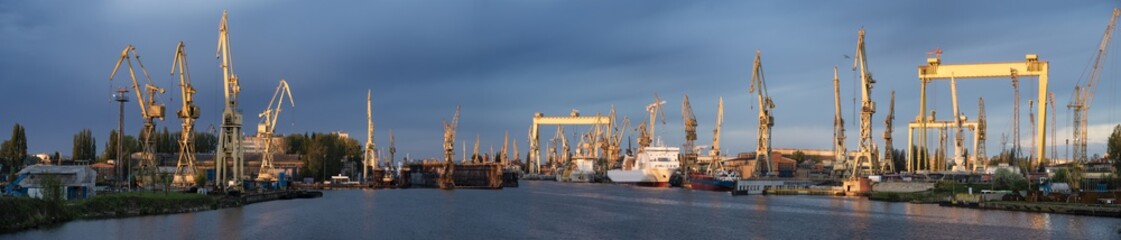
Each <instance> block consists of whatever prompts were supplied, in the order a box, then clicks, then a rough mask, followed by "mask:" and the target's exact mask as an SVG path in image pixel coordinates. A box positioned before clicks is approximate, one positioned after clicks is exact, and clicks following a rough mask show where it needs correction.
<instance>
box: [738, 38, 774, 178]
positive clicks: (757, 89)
mask: <svg viewBox="0 0 1121 240" xmlns="http://www.w3.org/2000/svg"><path fill="white" fill-rule="evenodd" d="M751 72H752V73H751V85H750V86H749V87H748V90H747V92H749V93H757V94H756V96H758V98H759V99H758V104H759V139H758V140H759V142H758V147H757V148H756V149H755V161H756V165H758V164H760V163H761V164H763V166H766V169H767V175H772V176H774V175H778V173H777V172H775V170H776V169H775V168H774V166H771V165H772V163H771V128H772V127H774V126H775V117H774V116H772V115H771V110H772V109H774V108H775V103H774V101H772V100H771V96H770V95H769V94H768V93H767V82H766V81H765V80H764V79H763V60H762V54H761V53H760V51H759V50H758V49H756V50H755V64H754V67H752V71H751ZM759 170H760V169H759V167H756V168H755V172H756V173H758V172H759ZM745 174H746V173H745Z"/></svg>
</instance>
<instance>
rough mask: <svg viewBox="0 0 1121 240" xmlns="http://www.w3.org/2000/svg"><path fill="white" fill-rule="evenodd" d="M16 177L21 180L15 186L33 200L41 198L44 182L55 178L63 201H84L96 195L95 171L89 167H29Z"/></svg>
mask: <svg viewBox="0 0 1121 240" xmlns="http://www.w3.org/2000/svg"><path fill="white" fill-rule="evenodd" d="M16 175H17V176H20V178H22V179H21V180H18V182H17V184H19V186H20V187H21V188H23V189H25V190H26V191H27V196H30V197H33V198H43V193H44V189H43V187H44V180H46V179H47V178H49V177H55V178H57V179H58V180H59V181H60V182H61V183H62V186H63V194H62V197H63V198H64V199H67V200H69V199H84V198H90V197H93V196H94V195H95V194H96V190H95V189H94V184H95V181H96V179H97V171H94V170H93V168H90V167H89V166H54V165H31V166H27V167H25V168H23V170H20V171H19V173H17V174H16Z"/></svg>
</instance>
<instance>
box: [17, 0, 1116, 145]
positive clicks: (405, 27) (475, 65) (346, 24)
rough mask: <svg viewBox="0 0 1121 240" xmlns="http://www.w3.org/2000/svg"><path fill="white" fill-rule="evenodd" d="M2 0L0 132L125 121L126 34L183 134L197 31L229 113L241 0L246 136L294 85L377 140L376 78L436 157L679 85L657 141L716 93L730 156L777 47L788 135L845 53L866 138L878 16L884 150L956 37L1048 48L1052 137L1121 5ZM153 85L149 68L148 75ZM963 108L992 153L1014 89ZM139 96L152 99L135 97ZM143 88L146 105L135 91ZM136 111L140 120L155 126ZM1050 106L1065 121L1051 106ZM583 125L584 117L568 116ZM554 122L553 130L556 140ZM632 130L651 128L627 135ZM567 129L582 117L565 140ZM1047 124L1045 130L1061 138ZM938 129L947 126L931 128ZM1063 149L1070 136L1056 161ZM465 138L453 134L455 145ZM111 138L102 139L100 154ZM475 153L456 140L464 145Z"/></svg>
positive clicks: (286, 122) (979, 93) (1096, 125)
mask: <svg viewBox="0 0 1121 240" xmlns="http://www.w3.org/2000/svg"><path fill="white" fill-rule="evenodd" d="M1015 3H1017V4H1009V3H1008V2H998V1H954V0H951V1H774V2H762V1H721V0H717V1H669V0H653V1H649V0H644V1H637V0H635V1H631V0H619V1H591V0H575V1H546V0H533V1H451V0H432V1H328V2H320V1H159V2H153V1H77V2H74V1H53V0H48V1H0V43H3V44H0V138H5V139H6V138H7V137H8V134H7V129H8V128H9V127H10V126H12V125H13V124H16V123H18V124H21V125H23V126H24V127H25V128H26V131H27V134H28V136H27V137H28V147H29V152H30V153H39V152H53V151H59V152H61V153H62V154H63V155H69V154H70V151H71V144H72V138H73V136H74V134H76V133H78V132H79V131H80V130H82V129H86V128H88V129H91V130H92V131H93V133H94V136H95V137H96V138H97V141H98V143H97V144H98V146H99V148H103V147H104V143H105V142H106V140H107V138H108V133H109V130H110V129H114V128H116V126H117V118H118V107H119V106H118V104H117V103H116V102H113V101H112V100H111V98H110V96H111V94H112V91H113V89H115V88H117V87H125V86H129V85H130V84H131V83H130V82H129V81H130V79H129V78H127V75H121V76H118V77H117V78H115V79H114V80H112V81H110V80H108V79H109V78H108V76H109V73H110V72H111V70H112V68H113V64H114V63H115V62H116V60H117V58H118V57H119V54H120V51H121V49H123V48H124V47H125V46H126V45H128V44H132V45H134V46H135V47H136V49H137V51H138V53H139V54H140V55H141V59H142V61H143V62H144V64H145V66H146V67H147V70H148V71H149V72H150V73H151V76H152V80H153V81H154V83H155V84H156V85H158V86H161V87H164V88H166V89H167V92H166V93H164V94H162V95H161V96H160V97H159V99H160V100H161V101H162V102H163V103H165V104H166V105H167V107H168V110H167V116H168V118H166V119H164V120H163V121H157V123H156V124H157V126H158V127H159V128H163V127H168V128H169V129H170V130H171V131H176V130H177V129H178V128H179V125H180V120H179V119H176V118H175V117H174V116H175V115H174V112H175V111H177V110H178V109H179V108H180V107H181V106H180V104H179V101H180V99H181V97H180V94H181V92H180V90H179V87H178V82H177V81H178V79H177V78H173V77H172V76H171V75H169V74H167V73H169V71H168V70H169V69H170V67H171V62H172V61H171V60H172V57H173V54H174V51H175V46H176V44H177V43H178V42H179V41H184V42H185V44H186V50H187V53H188V58H187V60H188V63H189V64H190V66H191V68H190V70H191V75H192V77H193V79H192V81H193V84H194V85H195V87H196V88H197V89H198V93H197V95H196V96H195V97H196V99H197V100H196V101H197V104H198V105H199V107H200V108H202V118H201V119H199V121H198V124H197V126H196V129H199V130H206V129H208V128H209V126H211V125H213V126H215V127H218V125H219V123H218V121H219V118H220V116H221V114H220V113H221V111H222V108H223V105H222V98H223V94H222V91H223V90H222V84H221V83H222V74H221V71H220V68H219V60H218V59H217V58H215V55H213V54H214V52H215V51H216V45H217V44H216V43H217V38H218V31H217V30H218V22H219V19H220V18H221V15H222V11H223V10H228V11H229V28H230V38H231V49H232V55H233V57H232V60H233V62H234V66H235V71H236V74H238V75H239V76H240V80H241V89H242V90H241V94H240V100H241V102H240V105H239V107H240V108H241V110H242V111H243V114H244V116H245V121H244V123H245V127H244V131H245V134H255V131H256V127H255V126H254V125H255V123H257V121H258V118H257V114H256V113H259V112H261V111H263V110H264V109H265V107H266V104H267V102H268V101H269V98H270V97H271V95H272V93H273V91H274V90H275V89H276V85H277V83H278V81H279V80H280V79H286V80H287V82H288V83H289V84H290V86H291V88H292V95H293V98H294V100H295V107H291V106H287V105H286V106H284V109H283V111H282V113H281V114H280V117H279V120H278V126H277V132H278V133H283V134H290V133H305V132H330V131H344V132H348V133H350V136H351V137H353V138H357V139H358V140H359V141H364V139H365V138H366V131H365V130H366V129H365V128H366V122H365V121H366V119H365V110H366V109H365V107H366V104H365V99H366V90H367V89H370V90H372V91H373V112H374V113H373V115H374V116H373V118H374V124H375V125H376V129H377V130H376V134H375V141H376V143H377V144H378V146H379V147H386V146H387V145H388V142H389V137H388V133H389V130H393V132H394V133H395V135H396V147H397V149H398V151H397V152H398V158H400V157H401V156H402V155H405V154H409V155H411V156H412V157H413V158H427V157H436V156H439V155H440V152H441V144H442V131H443V127H442V124H441V122H442V121H446V120H450V118H451V117H452V114H453V112H454V111H455V108H456V106H457V105H460V106H462V111H463V112H462V115H461V119H460V126H459V131H458V136H459V139H458V140H459V141H458V142H457V144H467V145H468V146H470V145H472V144H473V139H474V137H475V136H476V135H478V136H480V138H481V139H482V144H481V146H482V149H484V151H486V150H487V149H489V147H490V146H493V147H494V148H495V149H498V148H500V147H501V144H502V137H503V133H504V132H509V133H510V135H511V137H512V138H514V139H516V140H517V141H519V144H518V145H519V146H520V147H521V148H522V150H521V152H522V153H523V154H524V153H525V152H526V150H525V149H526V148H527V147H528V145H529V144H528V143H527V142H526V141H527V140H526V136H527V129H528V127H529V125H530V123H531V118H532V116H533V114H534V113H535V112H541V113H543V114H545V115H550V116H566V115H568V113H569V112H570V111H571V110H572V109H578V110H579V111H580V112H581V113H582V114H583V115H594V114H595V113H597V112H598V113H603V114H606V113H608V112H609V111H610V108H611V106H615V108H616V111H617V112H618V113H619V114H620V118H622V117H623V116H627V117H629V118H630V119H631V122H632V123H633V124H634V125H637V123H638V122H639V121H641V120H643V119H645V118H646V113H645V109H644V106H645V105H646V104H649V103H650V102H652V101H653V99H654V97H655V95H657V96H659V97H660V98H662V99H665V100H667V102H668V103H667V104H666V107H665V111H666V114H665V115H666V124H665V125H661V124H659V125H658V126H657V127H656V129H657V130H656V135H657V136H659V137H660V138H661V139H662V140H663V142H665V143H666V144H667V145H680V144H682V143H683V142H684V137H683V136H684V133H683V127H682V120H681V118H682V117H681V114H680V112H681V108H682V107H681V99H682V97H683V96H684V95H686V94H688V95H689V97H690V101H691V103H692V105H693V106H692V107H693V111H694V112H695V113H696V117H697V119H698V121H699V122H700V126H699V130H698V132H699V133H698V135H699V140H698V142H697V145H709V144H711V143H710V142H711V138H712V134H711V132H712V128H713V124H714V122H715V112H716V110H715V109H716V101H717V98H718V97H721V96H722V97H724V100H725V105H726V106H725V116H724V125H723V132H724V135H723V140H722V142H723V144H722V145H723V146H722V148H723V149H724V152H727V153H735V152H746V151H752V150H754V148H755V145H756V140H755V139H756V131H757V130H756V126H757V118H756V114H757V111H758V110H757V109H756V107H754V106H755V104H756V102H755V100H754V99H755V96H754V95H752V94H751V93H749V92H748V82H749V80H750V77H751V71H752V60H753V59H754V53H755V51H756V50H759V51H761V53H762V61H763V69H764V73H765V79H766V81H767V86H768V88H769V89H768V90H769V93H770V94H771V96H772V98H773V99H774V102H775V104H776V108H775V109H774V110H773V113H774V118H775V121H776V124H775V126H774V130H773V135H774V136H773V141H774V142H773V144H774V146H775V147H778V148H815V149H828V148H831V147H832V144H831V142H832V140H831V138H832V121H833V101H832V99H833V96H832V77H833V75H832V68H833V67H834V66H838V67H839V68H840V78H841V95H842V102H843V106H842V108H843V111H844V113H845V119H846V129H847V132H846V135H847V136H848V146H849V147H850V149H854V148H855V146H856V138H857V136H858V135H859V133H858V131H857V126H858V125H857V124H858V120H857V119H858V116H859V115H858V113H857V112H855V111H854V109H855V108H854V106H857V105H855V104H854V103H856V104H858V103H859V99H856V100H854V97H859V95H858V94H859V91H858V88H857V85H856V81H855V80H857V78H856V76H857V75H856V72H854V71H853V70H852V59H849V58H847V57H848V56H853V55H854V52H855V47H856V38H857V31H858V30H859V29H860V28H861V27H863V28H864V29H865V30H866V32H867V33H866V53H867V59H868V69H869V70H870V71H871V72H872V73H873V74H874V78H875V79H876V80H877V83H876V84H875V85H874V88H873V93H872V97H873V100H874V101H876V102H877V106H878V109H877V112H876V113H875V115H874V119H875V121H874V122H873V125H874V133H873V136H874V137H875V142H876V143H877V144H882V139H881V136H882V131H883V119H884V116H886V113H887V112H888V111H887V106H888V100H889V94H890V91H892V90H894V91H896V95H897V96H896V98H897V99H896V103H895V104H896V109H895V112H896V119H895V128H894V131H895V134H894V138H895V139H896V140H895V146H896V147H897V148H902V146H904V145H905V142H906V127H905V126H906V125H905V123H906V122H907V121H909V120H912V119H914V117H915V116H916V115H917V114H918V110H917V109H918V106H919V101H918V99H919V98H918V90H919V84H918V83H919V81H918V78H917V76H916V67H917V66H918V65H921V64H925V59H926V57H927V56H928V55H927V52H928V51H931V50H933V49H936V48H938V49H942V50H943V54H942V60H943V63H970V62H1009V61H1011V62H1018V61H1023V57H1024V55H1025V54H1028V53H1035V54H1039V56H1040V58H1041V59H1043V60H1047V61H1050V63H1051V69H1050V71H1051V73H1052V75H1051V85H1050V89H1051V90H1052V91H1053V92H1054V94H1055V101H1056V104H1057V105H1059V106H1057V108H1056V109H1057V110H1058V111H1057V112H1059V114H1058V115H1057V116H1056V119H1057V120H1058V122H1059V124H1058V125H1057V128H1058V134H1057V135H1058V137H1057V140H1058V141H1059V142H1060V143H1065V141H1066V139H1069V138H1071V137H1070V136H1071V134H1070V132H1071V131H1070V127H1071V124H1070V122H1071V121H1072V120H1071V117H1070V111H1069V110H1067V109H1066V107H1065V106H1066V104H1067V103H1069V102H1070V96H1071V94H1072V92H1073V87H1074V86H1075V84H1078V83H1080V82H1082V81H1085V79H1086V74H1087V72H1088V70H1089V65H1090V60H1091V58H1092V57H1093V55H1094V53H1095V52H1096V49H1097V46H1098V43H1099V42H1100V40H1101V38H1102V33H1103V31H1104V30H1105V26H1106V24H1107V23H1108V20H1109V16H1110V11H1111V9H1112V8H1115V7H1119V6H1118V5H1121V4H1119V3H1118V2H1116V1H1078V2H1069V1H1015ZM1116 56H1117V54H1114V55H1111V56H1109V58H1107V60H1106V65H1105V66H1104V70H1103V75H1102V78H1101V80H1100V81H1101V82H1100V84H1099V86H1098V88H1097V91H1096V93H1097V97H1096V100H1095V102H1094V103H1093V107H1092V109H1091V112H1090V125H1091V131H1090V136H1089V137H1090V142H1091V144H1090V152H1091V154H1094V153H1102V152H1104V149H1105V148H1104V142H1105V139H1106V137H1107V135H1108V133H1109V131H1110V130H1111V129H1112V126H1114V125H1116V124H1118V123H1121V115H1119V113H1121V107H1118V104H1117V103H1118V99H1117V96H1116V95H1115V94H1110V93H1115V92H1117V90H1118V89H1117V85H1118V83H1117V82H1118V81H1119V79H1118V74H1117V73H1118V72H1119V71H1118V70H1121V69H1117V65H1118V63H1119V62H1118V61H1116V60H1117V57H1116ZM141 81H143V79H141ZM958 85H959V89H958V90H959V101H960V102H961V103H960V109H961V110H960V111H961V112H964V113H966V115H968V116H969V117H970V118H975V117H976V115H977V114H976V112H977V104H976V102H977V100H976V99H977V98H979V97H984V99H985V104H986V105H985V109H986V111H987V112H986V115H987V117H988V123H989V126H990V127H989V131H988V132H989V136H990V137H989V139H988V141H987V145H988V149H989V154H990V155H992V154H996V153H998V152H999V151H1000V149H1001V147H1002V145H1001V144H1002V141H1001V137H1000V136H1001V135H1002V134H1007V135H1009V136H1011V131H1012V129H1013V127H1012V124H1011V123H1012V121H1011V118H1012V104H1013V102H1014V101H1013V100H1012V93H1013V91H1012V88H1011V85H1010V81H1008V80H1007V79H989V80H963V81H961V82H960V83H959V84H958ZM1022 86H1023V87H1021V93H1022V94H1023V95H1022V100H1023V103H1022V104H1023V105H1022V106H1021V114H1022V117H1021V129H1022V130H1021V138H1020V141H1021V142H1022V143H1023V144H1024V146H1025V148H1027V146H1030V145H1029V144H1030V143H1031V139H1030V136H1031V129H1032V128H1030V127H1029V126H1030V125H1029V124H1030V120H1029V119H1028V114H1029V113H1028V110H1027V109H1028V108H1027V103H1026V102H1027V101H1028V99H1031V98H1033V96H1035V91H1036V87H1035V81H1034V79H1030V80H1025V81H1024V84H1022ZM930 89H931V90H930V94H931V98H930V101H931V105H930V107H932V108H933V109H934V110H936V111H938V112H940V116H939V118H942V119H946V118H947V116H948V114H947V113H949V112H951V108H952V105H951V101H950V97H949V94H950V91H949V84H948V83H947V82H945V81H941V82H935V83H933V84H931V86H930ZM133 98H135V97H133ZM133 100H135V99H133ZM127 104H128V105H125V107H126V108H125V129H126V130H125V131H126V132H127V133H131V134H136V133H138V132H139V131H140V130H139V129H140V126H141V124H142V120H141V118H140V117H139V111H138V110H139V108H138V106H137V104H136V102H135V101H134V102H129V103H127ZM1049 121H1050V120H1049ZM569 130H580V131H585V130H587V128H575V129H574V128H569ZM553 131H554V130H553V129H552V128H551V127H545V128H544V130H543V131H542V133H541V136H542V138H543V139H542V145H543V146H544V145H545V144H546V143H547V142H546V141H547V140H546V138H549V137H551V136H552V135H553ZM629 132H632V133H633V132H634V131H629ZM568 134H569V135H571V134H572V132H569V133H568ZM1048 134H1050V133H1048ZM932 139H934V140H936V138H932ZM1065 147H1066V145H1060V148H1059V154H1060V157H1063V156H1065V154H1066V151H1064V150H1065V149H1064V148H1065ZM457 149H458V147H457ZM98 151H99V153H100V152H101V151H103V149H98ZM457 152H458V150H457Z"/></svg>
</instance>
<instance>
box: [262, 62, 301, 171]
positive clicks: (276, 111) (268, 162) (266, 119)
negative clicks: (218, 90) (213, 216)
mask: <svg viewBox="0 0 1121 240" xmlns="http://www.w3.org/2000/svg"><path fill="white" fill-rule="evenodd" d="M285 96H288V97H287V98H285ZM284 99H288V103H289V105H290V106H292V107H296V102H295V101H294V100H292V90H291V89H289V88H288V81H285V80H284V79H281V80H280V83H279V84H277V86H276V91H275V92H273V94H272V99H270V100H269V104H268V105H267V106H266V107H265V110H264V111H262V112H261V114H258V115H257V117H258V118H261V122H260V123H258V124H257V138H259V139H264V141H265V144H264V145H265V152H264V153H263V154H261V170H260V171H258V172H257V181H261V182H274V181H277V172H276V169H274V168H273V166H272V160H273V154H274V153H273V151H276V148H274V147H273V145H274V144H275V143H274V142H273V139H274V138H275V137H274V136H275V135H276V120H277V119H278V118H279V117H280V109H281V107H283V106H284Z"/></svg>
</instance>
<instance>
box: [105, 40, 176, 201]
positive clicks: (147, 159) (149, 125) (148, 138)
mask: <svg viewBox="0 0 1121 240" xmlns="http://www.w3.org/2000/svg"><path fill="white" fill-rule="evenodd" d="M133 58H135V59H136V63H137V65H139V66H140V71H141V73H143V74H144V78H145V79H147V80H148V82H147V83H145V84H144V92H145V93H147V95H148V97H147V98H144V96H143V95H142V94H141V93H140V92H141V90H140V84H139V83H138V82H137V81H136V71H135V70H133V67H132V59H133ZM122 62H125V63H128V74H129V77H130V78H132V89H133V92H135V93H136V99H137V100H138V101H136V103H137V104H139V105H140V116H141V117H142V118H144V128H143V129H142V131H141V135H140V139H141V140H142V141H143V144H142V147H143V148H142V149H143V153H142V154H143V157H142V159H141V161H140V171H139V173H138V174H139V178H138V179H137V182H139V183H140V184H141V186H151V185H152V184H153V183H154V181H155V180H156V179H155V178H156V175H155V174H156V139H155V137H153V136H152V135H153V133H154V132H155V130H156V121H155V120H156V119H159V120H161V121H162V120H163V118H164V105H163V104H161V103H159V102H157V101H156V94H157V93H158V94H162V93H164V89H163V88H160V87H157V86H156V85H155V84H154V83H153V82H152V78H151V77H149V76H148V70H147V69H145V68H144V63H142V62H140V54H137V53H136V48H135V47H133V46H132V44H129V45H128V46H125V49H124V50H122V51H121V57H120V58H119V59H117V65H116V66H114V67H113V72H112V73H110V74H109V81H113V77H114V76H116V75H117V70H118V69H120V67H121V63H122ZM122 134H123V133H122Z"/></svg>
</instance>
